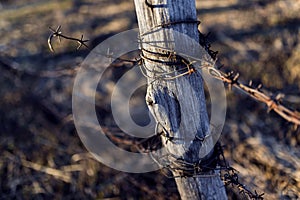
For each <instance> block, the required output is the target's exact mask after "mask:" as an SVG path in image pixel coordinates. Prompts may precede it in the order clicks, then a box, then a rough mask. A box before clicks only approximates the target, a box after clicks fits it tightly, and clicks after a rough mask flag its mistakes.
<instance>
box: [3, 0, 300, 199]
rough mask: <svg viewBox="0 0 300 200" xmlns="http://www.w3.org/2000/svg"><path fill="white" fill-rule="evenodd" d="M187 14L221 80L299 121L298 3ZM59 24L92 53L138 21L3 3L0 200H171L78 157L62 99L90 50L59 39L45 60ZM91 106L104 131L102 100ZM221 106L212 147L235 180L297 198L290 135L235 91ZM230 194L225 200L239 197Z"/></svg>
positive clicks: (82, 153)
mask: <svg viewBox="0 0 300 200" xmlns="http://www.w3.org/2000/svg"><path fill="white" fill-rule="evenodd" d="M196 6H197V12H198V19H199V20H200V21H201V22H202V23H201V25H200V30H201V32H202V33H204V34H207V33H209V32H211V34H210V37H209V40H210V41H211V43H212V49H213V50H216V51H219V54H218V61H219V62H220V63H222V64H224V67H223V69H222V70H224V71H228V70H234V71H236V72H239V73H240V75H241V79H240V80H241V82H244V83H247V82H248V81H249V80H252V81H253V84H254V85H259V84H260V83H262V84H263V89H262V90H266V91H268V94H270V95H277V94H278V93H283V94H285V98H284V99H283V104H284V105H288V106H289V107H290V108H292V109H298V110H300V90H299V88H300V14H299V11H300V1H297V0H284V1H282V0H251V1H242V0H198V1H197V2H196ZM58 25H61V26H62V29H61V31H62V33H64V34H66V35H68V36H72V37H76V38H80V37H81V35H82V34H83V35H84V38H87V39H89V40H90V41H89V43H88V45H89V46H90V47H93V46H96V45H97V44H98V43H100V42H101V41H103V40H105V39H106V38H108V37H110V36H112V35H114V34H117V33H119V32H121V31H125V30H128V29H131V28H136V27H137V20H136V15H135V10H134V4H133V1H125V0H114V1H109V0H98V1H92V0H82V1H80V0H73V1H71V0H64V1H58V0H52V1H48V0H39V1H38V0H26V1H17V0H0V33H1V37H0V72H1V76H0V84H1V90H0V93H1V95H0V96H1V100H0V177H1V179H0V199H48V198H49V199H50V198H51V199H58V198H65V199H83V198H84V199H96V198H97V199H154V198H155V199H179V195H178V192H177V189H176V184H175V182H174V180H173V179H170V178H167V177H165V176H164V175H163V174H162V173H161V172H159V171H157V172H151V173H145V174H129V173H123V172H119V171H116V170H113V169H110V168H108V167H106V166H104V165H103V164H101V163H99V162H98V161H96V160H94V159H93V157H92V156H91V155H90V154H89V153H88V152H87V150H86V149H85V148H84V147H83V145H82V143H81V141H80V139H79V137H78V135H77V133H76V130H75V127H74V124H73V120H72V102H71V99H72V89H73V88H72V87H73V81H74V78H75V75H76V70H78V69H79V67H80V63H81V62H82V61H83V60H84V58H85V56H86V55H87V54H88V53H89V50H88V49H86V48H84V47H82V48H80V49H79V50H76V48H77V44H76V42H72V41H66V40H64V39H63V40H62V42H61V43H58V42H57V40H54V42H53V47H54V49H55V52H54V53H52V52H50V50H49V48H48V46H47V39H48V36H49V35H50V33H51V31H50V30H49V29H48V27H49V26H50V27H52V28H54V29H55V28H56V27H57V26H58ZM133 59H134V57H133ZM118 67H119V68H120V69H121V68H122V67H128V66H118ZM121 72H122V70H119V71H118V73H121ZM120 75H122V74H119V75H118V76H120ZM115 78H116V77H115ZM97 95H98V97H97V98H99V100H100V101H99V102H103V105H102V104H101V103H100V104H98V105H97V106H98V108H97V109H99V112H101V113H102V115H101V119H102V120H105V119H106V115H105V113H107V116H109V110H110V108H109V107H108V105H107V102H108V99H109V98H108V97H107V96H106V95H107V94H105V93H103V94H102V93H101V92H99V93H98V94H97ZM227 103H228V110H227V119H226V124H225V127H224V129H223V136H222V138H221V141H222V145H224V151H225V156H226V159H227V161H228V162H229V163H230V165H232V167H234V168H235V169H237V170H238V171H239V180H240V181H241V182H242V183H244V184H245V185H246V186H247V187H248V188H249V189H251V190H253V191H254V190H256V191H257V192H258V193H265V195H264V197H265V198H266V199H298V198H300V150H299V149H300V148H299V146H300V131H299V128H297V127H295V126H293V124H291V123H288V122H287V121H285V120H283V119H282V118H281V117H279V116H278V115H276V114H275V113H273V112H272V111H271V112H270V113H268V112H267V107H266V106H265V105H263V104H261V103H258V102H256V101H254V100H252V99H251V98H250V97H248V96H247V95H245V94H243V93H241V92H239V91H236V90H234V89H233V90H232V91H231V90H228V91H227ZM108 119H109V117H107V120H108ZM227 191H228V194H229V198H230V199H245V198H246V197H245V196H243V195H242V194H239V193H238V190H236V189H234V188H232V187H230V186H228V187H227Z"/></svg>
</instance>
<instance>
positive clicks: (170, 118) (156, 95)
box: [134, 0, 227, 200]
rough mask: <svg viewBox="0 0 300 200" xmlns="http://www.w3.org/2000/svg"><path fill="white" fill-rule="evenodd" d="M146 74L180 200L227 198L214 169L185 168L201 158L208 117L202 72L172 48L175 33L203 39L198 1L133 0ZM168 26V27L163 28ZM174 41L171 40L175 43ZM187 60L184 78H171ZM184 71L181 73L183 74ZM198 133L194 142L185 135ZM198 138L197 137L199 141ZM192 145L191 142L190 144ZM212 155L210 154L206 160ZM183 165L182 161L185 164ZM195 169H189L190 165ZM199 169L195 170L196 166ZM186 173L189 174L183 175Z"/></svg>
mask: <svg viewBox="0 0 300 200" xmlns="http://www.w3.org/2000/svg"><path fill="white" fill-rule="evenodd" d="M134 1H135V7H136V13H137V19H138V25H139V31H140V40H141V48H142V54H143V58H144V65H145V73H146V76H147V77H148V88H147V96H146V101H147V104H148V107H149V109H150V111H151V112H152V114H153V116H154V118H155V119H156V121H157V123H158V133H160V132H161V133H162V139H163V141H164V145H165V146H166V148H167V150H168V153H169V154H170V159H169V160H170V162H172V160H176V161H179V160H181V162H177V164H179V165H181V166H179V167H178V168H172V169H171V170H172V173H173V176H174V177H177V178H175V180H176V183H177V187H178V190H179V193H180V196H181V199H189V200H190V199H227V196H226V192H225V187H223V183H222V181H221V180H220V177H219V176H218V174H217V173H216V172H215V171H214V169H210V170H204V171H201V175H199V174H195V176H189V175H188V173H187V172H186V171H185V170H182V169H184V166H186V165H188V164H187V163H196V162H198V161H199V160H200V158H199V151H200V148H201V144H202V143H201V139H200V138H204V137H205V135H207V134H208V133H209V129H210V127H209V119H208V115H207V111H206V102H205V96H204V90H203V79H202V77H201V76H200V75H199V74H196V73H188V70H189V69H188V65H189V63H186V62H188V61H184V62H183V60H182V59H180V58H178V56H177V55H176V52H172V48H173V47H174V46H173V45H176V41H174V35H175V32H172V31H178V32H180V33H184V34H186V35H188V36H189V37H190V38H192V39H194V40H195V41H199V32H198V24H197V15H196V8H195V1H194V0H172V1H170V0H134ZM163 29H166V30H163ZM170 41H172V42H170ZM190 44H191V43H190V42H189V41H188V39H187V38H185V37H183V38H182V40H181V41H180V45H181V46H180V49H181V50H183V51H185V50H186V51H187V52H190V51H191V48H193V47H192V46H190ZM178 61H179V62H181V64H182V62H183V63H185V66H184V65H183V66H182V67H183V68H184V67H186V71H185V72H181V73H186V75H185V76H181V77H178V78H174V79H173V78H172V77H171V78H168V77H170V76H168V75H167V74H168V73H171V72H172V71H174V69H175V68H176V67H177V68H178V65H176V62H178ZM178 74H180V73H178ZM189 137H194V139H192V140H188V139H187V140H185V139H183V140H182V138H189ZM197 138H198V139H197ZM187 143H189V144H187ZM212 156H213V154H212V153H210V154H209V155H208V156H207V157H205V159H208V160H209V159H210V158H211V157H212ZM180 163H181V164H180ZM189 169H190V168H189ZM195 171H196V170H195ZM183 176H185V177H183Z"/></svg>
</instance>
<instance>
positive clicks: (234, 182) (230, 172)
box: [222, 167, 264, 200]
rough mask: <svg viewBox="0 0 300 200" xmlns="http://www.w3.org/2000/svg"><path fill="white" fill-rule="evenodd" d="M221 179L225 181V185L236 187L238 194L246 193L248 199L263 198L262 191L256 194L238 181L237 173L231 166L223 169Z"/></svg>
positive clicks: (260, 199)
mask: <svg viewBox="0 0 300 200" xmlns="http://www.w3.org/2000/svg"><path fill="white" fill-rule="evenodd" d="M222 179H223V182H224V183H225V186H228V185H231V186H232V187H237V189H238V190H239V193H240V194H244V195H247V196H248V197H249V198H250V199H253V200H263V199H264V198H263V195H264V193H262V194H258V193H257V192H256V190H254V192H252V191H251V190H249V189H248V188H247V187H246V186H245V185H243V184H242V183H241V182H240V181H239V176H238V173H237V171H236V170H235V169H234V168H233V167H227V169H226V170H225V174H224V175H223V176H222Z"/></svg>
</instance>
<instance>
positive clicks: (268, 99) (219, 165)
mask: <svg viewBox="0 0 300 200" xmlns="http://www.w3.org/2000/svg"><path fill="white" fill-rule="evenodd" d="M146 2H147V1H146ZM170 25H171V24H170ZM60 28H61V26H58V28H57V29H56V30H53V29H52V28H50V30H51V31H52V34H51V35H50V36H49V38H48V46H49V49H50V50H51V51H54V50H53V47H52V38H54V37H58V39H59V40H60V37H62V38H65V39H68V40H73V41H77V42H78V43H79V46H78V47H77V49H79V48H80V47H81V46H85V47H87V48H88V46H87V45H86V44H85V43H86V42H87V41H88V40H83V36H81V39H77V38H72V37H68V36H65V35H63V34H62V33H61V31H60ZM199 37H200V44H201V46H203V47H204V48H205V50H206V51H207V52H208V53H209V55H210V56H211V58H212V59H213V60H214V61H215V60H216V55H217V53H218V52H216V51H213V50H211V49H210V47H211V46H210V44H209V43H208V41H207V37H208V35H203V34H202V33H201V32H200V31H199ZM143 51H146V50H145V49H141V54H140V58H135V59H134V60H126V59H124V60H123V59H120V58H116V59H119V60H120V61H124V62H131V63H133V66H136V65H138V66H139V67H140V68H141V71H142V74H143V75H144V76H145V77H147V78H149V76H148V75H147V71H149V69H148V68H147V67H146V65H145V61H146V60H147V61H151V62H156V63H161V64H164V65H170V67H172V68H171V71H169V72H163V71H157V72H156V73H154V74H155V76H154V77H150V78H153V79H156V80H165V81H168V80H172V79H176V78H180V77H185V76H189V75H192V74H194V73H198V72H200V70H208V72H209V74H210V75H211V76H213V77H214V78H216V79H218V80H221V81H223V82H224V83H226V84H228V86H229V88H232V87H235V88H237V89H238V90H241V91H243V92H245V93H246V94H247V95H248V96H250V97H251V98H253V99H255V100H257V101H258V102H261V103H264V104H266V105H267V107H268V112H270V111H271V110H273V111H275V112H276V113H277V114H278V115H279V116H281V117H282V118H283V119H285V120H287V121H289V122H291V123H293V124H294V125H295V126H296V127H298V126H299V125H300V113H299V112H297V111H293V110H292V109H290V108H288V107H286V106H284V105H283V104H282V103H281V102H282V100H283V97H284V95H283V94H278V95H276V96H274V95H273V96H272V95H268V94H267V93H266V92H263V91H262V90H261V87H262V85H261V84H260V85H258V86H257V87H253V86H252V82H251V81H250V83H249V84H248V85H246V84H243V83H241V82H240V81H239V77H240V76H239V73H236V72H233V71H230V72H229V73H225V72H223V71H221V69H220V68H221V67H220V68H219V69H217V68H215V67H214V63H211V62H208V61H207V62H205V61H203V60H202V61H201V64H200V65H198V66H195V63H199V60H193V58H190V57H186V56H184V57H182V56H179V55H177V54H176V52H174V51H172V50H170V51H166V49H163V50H162V51H161V52H165V53H164V54H161V55H160V56H163V57H164V58H167V59H163V60H159V59H155V60H153V59H151V58H148V57H146V56H145V55H144V54H143ZM148 53H149V52H148ZM154 53H155V52H154ZM112 55H113V54H112V52H110V51H109V50H108V53H107V55H106V56H107V57H108V58H112ZM186 58H188V59H186ZM168 59H171V60H169V61H168ZM152 72H153V71H152ZM165 132H166V131H165V130H164V131H163V132H162V133H157V134H156V135H155V136H154V137H151V138H150V139H145V140H139V141H134V142H131V139H126V140H125V143H126V144H127V145H135V146H136V147H137V149H138V151H143V152H148V153H150V155H151V157H152V158H153V160H154V161H156V162H157V163H158V164H159V165H161V164H162V163H163V166H162V170H169V171H172V172H174V171H176V172H177V173H178V174H179V175H178V176H174V175H171V176H170V175H168V173H165V172H163V174H165V176H166V177H169V178H183V177H200V178H201V177H202V178H206V177H212V176H217V175H218V176H220V177H221V179H222V180H223V182H224V184H225V186H228V185H231V186H234V187H236V188H237V189H238V190H239V193H241V194H244V195H247V196H248V197H249V198H250V199H255V200H261V199H263V195H264V193H262V194H258V193H257V191H256V190H255V191H254V192H252V191H251V190H250V189H248V188H247V187H246V186H245V185H244V184H242V183H241V182H240V180H239V178H238V172H237V170H235V169H234V168H232V167H230V166H229V165H228V164H227V162H226V160H225V157H224V154H223V149H222V148H221V147H220V145H216V148H217V150H216V152H215V155H214V156H213V159H212V160H210V161H209V162H214V163H213V165H211V163H205V162H203V161H202V160H199V161H198V162H194V163H190V162H187V161H185V160H184V159H183V158H178V157H177V156H176V155H173V154H171V153H170V152H169V153H168V154H166V155H163V156H161V157H155V156H154V154H153V153H152V151H153V150H155V149H156V148H160V147H161V142H162V141H160V140H159V139H158V138H160V137H166V140H165V141H166V142H168V141H170V142H173V140H174V138H172V137H170V136H169V135H168V133H167V132H166V133H165ZM110 139H111V140H114V141H115V142H116V143H120V142H121V143H124V140H121V139H120V138H119V137H115V136H113V135H112V134H110ZM175 139H178V138H175ZM161 159H164V160H165V159H167V160H168V161H167V162H166V161H163V162H162V161H160V160H161ZM212 170H217V171H218V170H219V171H223V172H224V173H223V174H222V175H221V174H216V173H213V174H211V175H208V174H203V172H206V171H212Z"/></svg>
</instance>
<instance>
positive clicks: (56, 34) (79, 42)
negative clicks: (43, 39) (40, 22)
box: [48, 25, 89, 52]
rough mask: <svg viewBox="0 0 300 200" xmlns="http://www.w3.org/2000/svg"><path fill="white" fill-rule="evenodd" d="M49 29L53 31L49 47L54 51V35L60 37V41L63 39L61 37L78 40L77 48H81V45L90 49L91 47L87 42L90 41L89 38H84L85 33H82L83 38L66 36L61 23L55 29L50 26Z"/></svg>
mask: <svg viewBox="0 0 300 200" xmlns="http://www.w3.org/2000/svg"><path fill="white" fill-rule="evenodd" d="M49 29H50V30H51V31H52V33H51V34H50V36H49V37H48V47H49V49H50V50H51V51H52V52H54V49H53V45H52V39H53V38H54V37H57V38H58V41H59V42H60V41H61V38H64V39H67V40H73V41H76V42H77V43H78V47H77V50H78V49H80V47H82V46H85V47H86V48H87V49H89V47H88V46H87V45H86V44H85V43H86V42H88V41H89V40H84V39H83V35H81V38H80V39H78V38H73V37H69V36H66V35H63V34H62V32H61V31H60V30H61V26H60V25H59V26H58V27H57V28H56V29H55V30H54V29H52V28H51V27H49Z"/></svg>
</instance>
